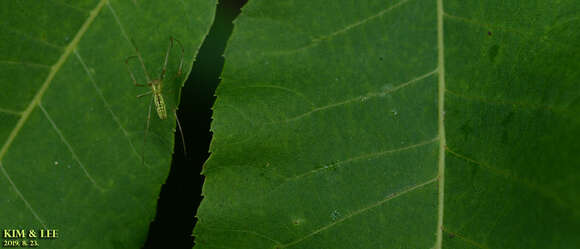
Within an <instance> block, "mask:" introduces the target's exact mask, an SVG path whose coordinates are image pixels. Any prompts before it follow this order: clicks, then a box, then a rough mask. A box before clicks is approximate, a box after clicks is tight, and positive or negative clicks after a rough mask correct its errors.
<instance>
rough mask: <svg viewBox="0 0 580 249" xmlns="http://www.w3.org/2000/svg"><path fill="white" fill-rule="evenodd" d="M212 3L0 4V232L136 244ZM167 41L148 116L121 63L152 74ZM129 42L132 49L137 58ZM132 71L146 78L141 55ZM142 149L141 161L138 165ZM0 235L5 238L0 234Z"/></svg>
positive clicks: (44, 243) (80, 243)
mask: <svg viewBox="0 0 580 249" xmlns="http://www.w3.org/2000/svg"><path fill="white" fill-rule="evenodd" d="M215 4H216V1H205V0H194V1H114V0H111V1H107V0H100V1H97V0H92V1H91V0H87V1H49V0H46V1H45V0H43V1H2V3H1V4H0V14H1V15H0V16H2V18H1V20H0V30H1V33H2V36H1V38H0V40H1V43H0V44H1V46H0V65H1V69H0V141H1V142H0V146H1V147H0V189H1V190H2V191H3V194H2V197H1V198H0V228H2V229H25V230H29V229H36V230H38V229H57V230H58V233H59V238H58V239H53V240H43V239H39V240H38V244H39V246H40V248H140V247H141V246H142V245H143V243H144V241H145V238H146V236H147V231H148V227H149V223H150V222H151V220H152V219H153V216H154V214H155V205H156V203H157V196H158V194H159V191H160V187H161V184H162V182H163V181H164V179H165V177H166V176H167V173H168V168H169V164H170V160H171V154H172V152H173V134H174V130H175V116H174V115H173V111H174V109H175V108H176V106H177V103H178V101H179V97H178V96H179V90H180V88H181V86H182V84H183V82H184V81H185V79H186V78H187V75H188V74H189V71H190V70H191V65H192V63H193V58H194V56H195V54H196V53H197V50H198V48H199V47H200V45H201V41H202V39H203V38H204V36H205V35H206V33H207V32H208V30H209V26H210V24H211V22H212V20H213V16H214V12H215ZM170 37H174V38H175V39H177V40H179V41H180V42H181V44H183V47H184V50H185V52H184V56H183V58H184V59H183V62H184V64H183V73H182V74H181V75H179V76H177V77H174V75H177V70H178V68H179V58H180V56H181V52H180V46H179V45H178V44H177V43H176V44H175V46H174V47H173V49H172V50H171V52H170V53H169V61H168V64H167V70H168V71H167V78H166V80H165V81H164V85H163V87H164V89H165V92H164V96H165V100H166V102H167V108H168V113H169V118H168V119H167V120H160V119H159V118H158V117H157V115H156V114H155V109H154V108H153V113H152V114H151V124H150V127H149V130H148V133H147V140H146V142H145V143H144V137H145V134H144V132H145V126H146V123H147V116H148V110H149V107H150V103H151V101H150V95H149V96H147V97H145V98H141V99H137V98H136V97H135V96H136V95H138V94H141V93H144V92H147V91H148V90H150V88H149V87H143V88H139V87H135V85H134V84H133V82H132V80H131V78H130V75H129V72H128V70H127V67H126V65H125V62H124V61H125V59H126V58H127V57H129V56H133V55H139V56H140V57H141V58H142V60H143V61H144V65H145V67H146V68H147V71H148V72H149V74H150V76H151V78H153V79H154V78H158V77H159V75H160V72H161V68H162V65H163V62H164V57H165V55H166V51H167V49H168V46H169V45H170ZM136 47H138V48H139V51H138V52H136ZM129 65H130V68H131V70H132V71H133V72H134V74H135V76H136V78H137V80H138V81H139V82H140V83H147V81H146V79H145V78H146V77H145V75H144V72H143V70H142V69H141V66H140V64H139V59H134V60H131V61H130V63H129ZM142 154H144V155H145V158H144V160H143V159H142ZM5 240H7V239H6V238H5Z"/></svg>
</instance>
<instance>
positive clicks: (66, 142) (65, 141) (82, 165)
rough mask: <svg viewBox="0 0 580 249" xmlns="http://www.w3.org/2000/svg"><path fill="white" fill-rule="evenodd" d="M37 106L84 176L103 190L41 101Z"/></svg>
mask: <svg viewBox="0 0 580 249" xmlns="http://www.w3.org/2000/svg"><path fill="white" fill-rule="evenodd" d="M38 107H40V110H42V112H43V113H44V116H45V117H46V118H47V119H48V121H49V122H50V124H51V125H52V128H54V130H55V131H56V133H57V134H58V136H59V137H60V140H62V142H63V143H64V144H65V145H66V147H67V148H68V150H69V151H70V153H71V154H72V156H73V159H74V160H75V161H76V162H77V163H78V164H79V166H80V167H81V169H82V170H83V172H84V174H85V176H86V177H87V178H88V179H89V180H90V181H91V182H92V183H93V185H94V186H95V187H96V188H97V189H99V190H101V191H103V190H104V189H103V188H102V187H101V186H99V184H97V182H96V181H95V179H94V178H93V177H92V176H91V174H89V172H88V171H87V169H86V167H85V165H84V164H83V163H82V162H81V160H80V159H79V157H78V156H77V153H76V152H75V151H74V150H73V148H72V146H71V145H70V143H69V142H68V141H67V140H66V138H65V137H64V134H62V132H61V131H60V129H59V128H58V126H57V125H56V123H55V122H54V120H53V119H52V118H51V117H50V114H48V112H47V111H46V109H44V106H42V102H39V103H38Z"/></svg>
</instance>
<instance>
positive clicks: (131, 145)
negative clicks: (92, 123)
mask: <svg viewBox="0 0 580 249" xmlns="http://www.w3.org/2000/svg"><path fill="white" fill-rule="evenodd" d="M74 53H75V55H76V57H77V59H78V60H79V62H80V63H81V64H82V66H83V68H84V70H85V72H86V73H87V75H88V78H89V81H90V82H91V84H92V85H93V87H94V89H95V91H96V92H97V94H98V95H99V98H100V99H101V101H103V104H104V105H105V107H106V108H107V110H108V111H109V113H110V114H111V116H112V117H113V120H114V121H115V123H117V125H118V126H119V129H121V131H122V132H123V135H124V136H125V138H127V141H128V142H129V146H130V147H131V150H132V151H133V154H134V155H135V156H137V158H138V159H139V160H142V158H141V156H140V155H139V153H138V152H137V150H136V149H135V146H134V145H133V142H132V141H131V137H130V136H129V133H128V132H127V130H126V129H125V127H123V125H122V124H121V120H120V119H119V117H118V116H117V115H116V114H115V112H113V108H111V105H110V104H109V102H108V101H107V100H106V99H105V95H104V94H103V91H102V90H101V88H100V87H99V86H98V85H97V82H96V81H95V79H94V78H93V76H92V75H91V73H90V71H89V68H88V67H87V65H86V63H85V61H84V60H83V59H82V57H81V55H80V54H79V53H78V52H77V51H76V50H75V51H74ZM143 163H144V164H145V166H147V167H148V168H149V166H148V165H147V164H146V163H145V162H143Z"/></svg>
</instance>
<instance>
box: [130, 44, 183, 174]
mask: <svg viewBox="0 0 580 249" xmlns="http://www.w3.org/2000/svg"><path fill="white" fill-rule="evenodd" d="M174 43H177V44H178V45H179V47H180V48H181V55H180V58H179V69H178V70H177V73H176V75H175V76H174V77H173V78H172V79H171V80H174V79H176V78H178V77H179V76H181V73H182V67H183V54H184V49H183V45H182V44H181V42H180V41H179V40H177V39H174V38H173V37H170V38H169V46H168V48H167V52H166V53H165V60H164V61H163V68H162V69H161V75H160V76H159V78H155V79H151V77H150V76H149V73H148V72H147V69H146V68H145V63H143V58H141V54H139V50H138V49H137V46H134V47H135V51H136V52H137V55H133V56H130V57H128V58H127V59H125V64H126V65H127V71H129V74H130V75H131V79H132V80H133V84H135V86H138V87H151V91H148V92H145V93H143V94H139V95H137V98H141V97H143V96H147V95H149V94H151V95H152V98H151V102H150V103H149V111H148V113H147V124H146V125H145V135H144V136H143V146H144V147H143V151H142V154H141V160H142V162H143V164H145V144H146V142H147V132H148V131H149V125H150V123H151V105H152V104H155V110H156V112H157V116H158V117H159V119H161V120H165V119H167V107H166V105H165V99H164V98H163V82H164V81H165V73H166V72H167V62H168V60H169V54H170V53H171V49H172V48H173V45H174ZM135 58H138V59H139V62H140V64H141V67H142V69H143V72H144V73H145V77H146V79H147V83H145V84H140V83H137V80H136V79H135V75H133V72H131V68H130V66H129V60H131V59H135ZM173 114H174V115H175V120H176V121H177V127H178V128H179V133H181V143H182V145H183V152H184V153H186V150H185V139H184V137H183V130H182V128H181V123H180V122H179V118H177V114H176V112H175V110H174V111H173Z"/></svg>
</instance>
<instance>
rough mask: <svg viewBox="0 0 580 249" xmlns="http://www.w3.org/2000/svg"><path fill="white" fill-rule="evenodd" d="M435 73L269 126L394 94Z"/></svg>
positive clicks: (435, 71)
mask: <svg viewBox="0 0 580 249" xmlns="http://www.w3.org/2000/svg"><path fill="white" fill-rule="evenodd" d="M437 71H438V69H435V70H433V71H431V72H428V73H426V74H423V75H420V76H418V77H416V78H414V79H411V80H409V81H407V82H405V83H402V84H399V85H398V86H396V87H393V88H390V89H386V90H384V91H380V92H370V93H367V94H366V95H361V96H357V97H354V98H351V99H347V100H344V101H341V102H337V103H332V104H328V105H325V106H321V107H316V108H313V109H312V110H310V111H308V112H305V113H302V114H300V115H297V116H295V117H292V118H289V119H286V120H282V121H276V122H271V123H270V124H277V123H289V122H294V121H297V120H300V119H302V118H304V117H306V116H309V115H311V114H313V113H316V112H320V111H324V110H328V109H331V108H334V107H338V106H342V105H346V104H350V103H353V102H357V101H361V100H366V99H371V98H376V97H382V96H385V95H386V94H390V93H393V92H396V91H398V90H400V89H403V88H405V87H407V86H409V85H411V84H413V83H415V82H419V81H421V80H423V79H425V78H428V77H429V76H431V75H433V74H435V73H437Z"/></svg>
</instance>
